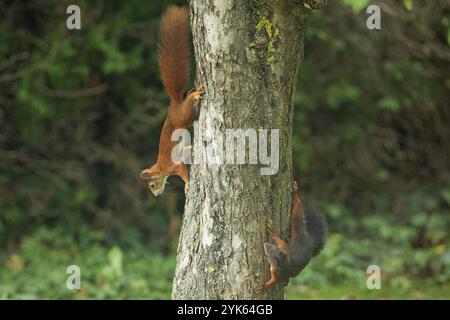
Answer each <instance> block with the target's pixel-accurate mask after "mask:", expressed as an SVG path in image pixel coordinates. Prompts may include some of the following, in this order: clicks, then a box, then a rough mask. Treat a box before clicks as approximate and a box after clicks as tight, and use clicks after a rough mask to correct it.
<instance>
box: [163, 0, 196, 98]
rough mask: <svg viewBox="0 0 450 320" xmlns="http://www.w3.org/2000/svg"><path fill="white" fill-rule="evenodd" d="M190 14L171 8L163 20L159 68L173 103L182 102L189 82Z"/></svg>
mask: <svg viewBox="0 0 450 320" xmlns="http://www.w3.org/2000/svg"><path fill="white" fill-rule="evenodd" d="M188 17H189V12H188V11H187V10H186V9H185V8H182V7H177V6H171V7H169V8H168V9H167V11H166V12H165V13H164V15H163V16H162V18H161V27H160V34H159V38H160V42H159V67H160V70H161V78H162V81H163V84H164V88H166V91H167V93H168V94H169V97H170V99H171V101H176V102H181V101H182V99H183V91H184V89H185V87H186V85H187V82H188V80H189V50H190V48H189V27H188Z"/></svg>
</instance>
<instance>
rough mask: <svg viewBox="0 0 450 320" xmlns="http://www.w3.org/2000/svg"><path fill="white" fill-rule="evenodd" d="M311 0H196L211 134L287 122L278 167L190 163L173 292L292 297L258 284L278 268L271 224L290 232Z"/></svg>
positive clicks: (204, 123) (205, 121) (208, 141)
mask: <svg viewBox="0 0 450 320" xmlns="http://www.w3.org/2000/svg"><path fill="white" fill-rule="evenodd" d="M299 2H301V1H299ZM302 8H304V7H303V5H302V4H295V3H294V1H286V0H284V1H249V0H234V1H223V0H210V1H204V0H193V1H191V22H192V32H193V42H194V49H195V56H196V69H197V83H198V84H203V85H204V87H205V92H206V96H205V100H204V101H203V103H202V104H201V111H200V115H199V119H198V121H199V122H198V124H199V127H200V128H201V129H202V130H203V141H204V142H203V143H204V144H205V145H210V146H211V145H214V144H216V143H217V140H216V138H217V136H216V134H215V133H214V130H220V131H221V132H222V133H225V129H228V128H241V129H247V128H254V129H261V128H264V129H269V130H270V129H279V130H280V140H279V155H280V160H279V163H280V166H279V171H278V173H277V174H276V175H272V176H262V175H261V174H260V168H261V166H260V165H251V164H246V165H192V166H191V170H190V189H189V193H188V196H187V200H186V205H185V212H184V218H183V226H182V230H181V235H180V243H179V247H178V257H177V267H176V273H175V278H174V282H173V292H172V298H174V299H282V298H283V287H282V286H281V285H278V286H275V287H273V288H269V289H268V290H267V291H266V292H265V293H262V294H257V293H256V289H257V288H258V287H259V286H260V285H261V284H262V283H263V282H264V281H266V280H267V279H269V277H270V274H269V264H268V262H267V260H266V258H265V255H264V250H263V244H264V242H270V240H269V236H268V233H267V226H268V223H269V222H270V221H271V222H273V226H274V229H275V230H276V231H277V232H279V233H280V234H281V235H282V236H285V237H287V235H288V228H289V218H290V217H289V215H290V207H291V192H290V190H291V182H292V144H291V137H292V117H293V103H292V95H293V90H294V85H295V82H296V79H297V73H298V68H299V66H300V62H301V60H302V57H303V30H304V26H305V24H304V19H305V13H304V9H302ZM196 139H198V136H195V137H194V144H195V143H202V142H198V141H196ZM269 141H270V139H269ZM269 150H270V149H269ZM247 152H248V150H247ZM196 156H198V155H197V154H194V157H196Z"/></svg>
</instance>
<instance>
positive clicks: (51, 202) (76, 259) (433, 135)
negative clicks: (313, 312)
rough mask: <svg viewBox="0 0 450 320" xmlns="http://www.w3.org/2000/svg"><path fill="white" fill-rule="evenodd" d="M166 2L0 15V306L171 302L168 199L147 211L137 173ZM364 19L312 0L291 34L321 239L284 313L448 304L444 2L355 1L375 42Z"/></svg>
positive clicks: (152, 134) (147, 134) (298, 127)
mask: <svg viewBox="0 0 450 320" xmlns="http://www.w3.org/2000/svg"><path fill="white" fill-rule="evenodd" d="M173 2H174V1H159V2H148V3H146V4H145V5H142V1H137V0H130V1H126V2H124V1H118V0H112V1H95V2H92V1H87V0H84V1H78V4H79V5H80V7H81V9H82V30H80V31H68V30H67V29H66V26H65V19H66V16H67V15H66V13H65V9H66V7H67V5H68V4H69V2H67V1H57V0H53V1H44V0H37V1H25V0H0V123H1V132H0V145H1V148H0V248H1V249H0V298H88V299H89V298H117V299H126V298H169V297H170V290H171V279H172V273H173V270H174V265H175V259H174V254H175V248H176V245H177V236H178V232H179V225H180V217H181V214H182V208H183V202H184V197H183V192H182V186H181V184H180V183H179V180H178V179H176V178H171V179H170V183H171V185H170V186H169V188H168V189H169V190H168V192H167V196H166V197H162V198H157V199H155V198H152V197H150V196H149V192H148V191H147V188H146V187H145V185H144V184H143V183H142V182H141V181H140V180H139V177H138V174H139V172H140V170H141V169H142V168H144V167H146V166H148V165H150V164H151V163H152V161H153V160H154V159H155V158H156V154H155V150H156V149H157V145H158V138H157V137H159V130H160V128H161V125H162V122H163V120H164V117H165V112H166V103H167V101H168V99H167V96H166V94H165V93H164V91H163V89H162V85H161V82H160V78H159V71H158V64H157V57H156V51H157V50H156V49H157V45H156V44H157V41H156V39H157V29H158V21H159V17H160V15H161V12H162V11H163V9H164V8H165V7H166V6H167V5H168V3H173ZM178 3H183V2H182V1H178ZM368 4H369V1H366V0H345V1H342V2H341V1H329V4H328V7H327V8H326V9H325V10H323V11H322V12H321V13H320V14H314V15H313V16H312V17H311V19H310V23H309V29H308V30H307V33H306V44H305V47H306V49H305V61H304V64H303V67H302V70H301V74H300V78H301V79H300V81H299V85H298V90H297V92H296V94H295V97H294V102H295V115H294V116H295V127H294V135H293V148H294V155H295V159H294V168H295V171H296V172H297V174H298V176H299V177H300V178H301V179H300V181H301V187H302V189H303V190H304V194H305V196H306V198H307V200H309V202H312V203H313V204H314V205H315V206H317V207H319V208H321V209H322V211H323V212H324V213H325V214H326V216H327V218H328V221H329V225H330V226H329V229H330V237H329V243H328V246H327V247H326V249H325V251H324V252H323V253H322V254H321V256H319V257H318V258H316V259H315V260H314V261H313V262H312V263H311V265H310V266H309V267H308V268H307V269H306V270H305V271H304V272H302V274H301V275H300V276H299V277H297V278H296V279H295V280H293V281H291V285H290V286H289V288H288V290H287V297H288V298H299V297H300V298H305V297H306V298H308V297H310V298H311V297H314V298H320V297H334V298H340V297H346V296H348V297H352V296H355V297H361V298H371V297H375V298H376V297H380V298H389V297H412V298H426V297H431V296H432V297H445V296H442V292H449V291H448V289H449V288H448V286H449V283H450V238H449V235H448V230H449V229H450V170H449V169H450V145H449V144H450V127H449V126H448V123H449V122H450V109H449V106H450V90H449V89H450V78H449V75H450V63H449V62H450V3H449V2H448V1H445V0H439V1H421V0H404V1H387V0H386V1H371V2H370V4H378V5H380V7H381V10H382V30H377V31H369V30H368V29H367V28H366V24H365V21H366V18H367V15H366V13H365V8H366V7H367V5H368ZM71 264H77V265H79V266H80V267H81V272H82V290H80V291H70V290H67V289H66V288H65V280H66V278H67V276H68V275H67V274H66V273H65V270H66V268H67V266H68V265H71ZM370 264H379V265H380V266H381V269H382V273H383V282H382V285H383V289H382V290H381V291H380V292H383V293H381V294H376V293H373V294H372V293H368V292H369V290H367V289H365V283H366V278H367V275H366V273H365V270H366V268H367V266H368V265H370ZM418 286H420V287H421V288H424V290H425V289H426V288H429V289H427V291H426V292H417V291H414V290H415V289H416V288H417V287H418ZM305 288H306V289H305ZM313 288H315V289H313ZM319 288H322V289H319ZM323 288H325V289H323ZM328 288H329V290H331V291H332V290H334V288H335V290H336V291H335V295H329V294H327V293H326V292H325V291H326V290H328ZM305 290H306V291H307V292H309V293H310V294H306V293H305ZM364 290H365V291H364ZM445 290H447V291H445ZM355 292H358V294H356V293H355ZM428 292H431V293H428ZM447 298H448V295H447Z"/></svg>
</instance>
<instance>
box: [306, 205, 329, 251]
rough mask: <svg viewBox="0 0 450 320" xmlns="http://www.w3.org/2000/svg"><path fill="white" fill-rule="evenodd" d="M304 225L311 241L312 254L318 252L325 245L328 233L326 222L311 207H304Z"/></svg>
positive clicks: (321, 215)
mask: <svg viewBox="0 0 450 320" xmlns="http://www.w3.org/2000/svg"><path fill="white" fill-rule="evenodd" d="M305 216H306V226H307V230H308V234H309V236H310V238H311V241H312V250H313V251H312V256H315V255H317V254H319V252H320V251H321V250H322V249H323V247H324V246H325V243H326V240H327V234H328V228H327V222H326V220H325V217H324V216H323V214H321V213H319V212H318V211H316V210H314V209H313V208H311V207H305Z"/></svg>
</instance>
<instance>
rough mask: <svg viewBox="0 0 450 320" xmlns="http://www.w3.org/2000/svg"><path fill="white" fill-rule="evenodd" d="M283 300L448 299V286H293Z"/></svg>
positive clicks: (449, 295) (416, 284)
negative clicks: (405, 287)
mask: <svg viewBox="0 0 450 320" xmlns="http://www.w3.org/2000/svg"><path fill="white" fill-rule="evenodd" d="M285 298H286V299H289V300H316V299H323V300H329V299H332V300H344V299H357V300H380V299H400V300H404V299H405V300H410V299H450V287H449V286H448V285H447V286H446V287H445V286H442V287H422V286H421V285H419V283H415V288H410V289H406V290H405V289H399V288H395V287H389V286H386V287H382V288H381V289H379V290H377V289H374V290H369V289H367V288H358V287H355V286H353V285H351V284H346V283H342V284H336V285H333V286H327V287H321V288H310V287H305V286H301V285H295V286H289V287H288V288H286V291H285Z"/></svg>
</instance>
